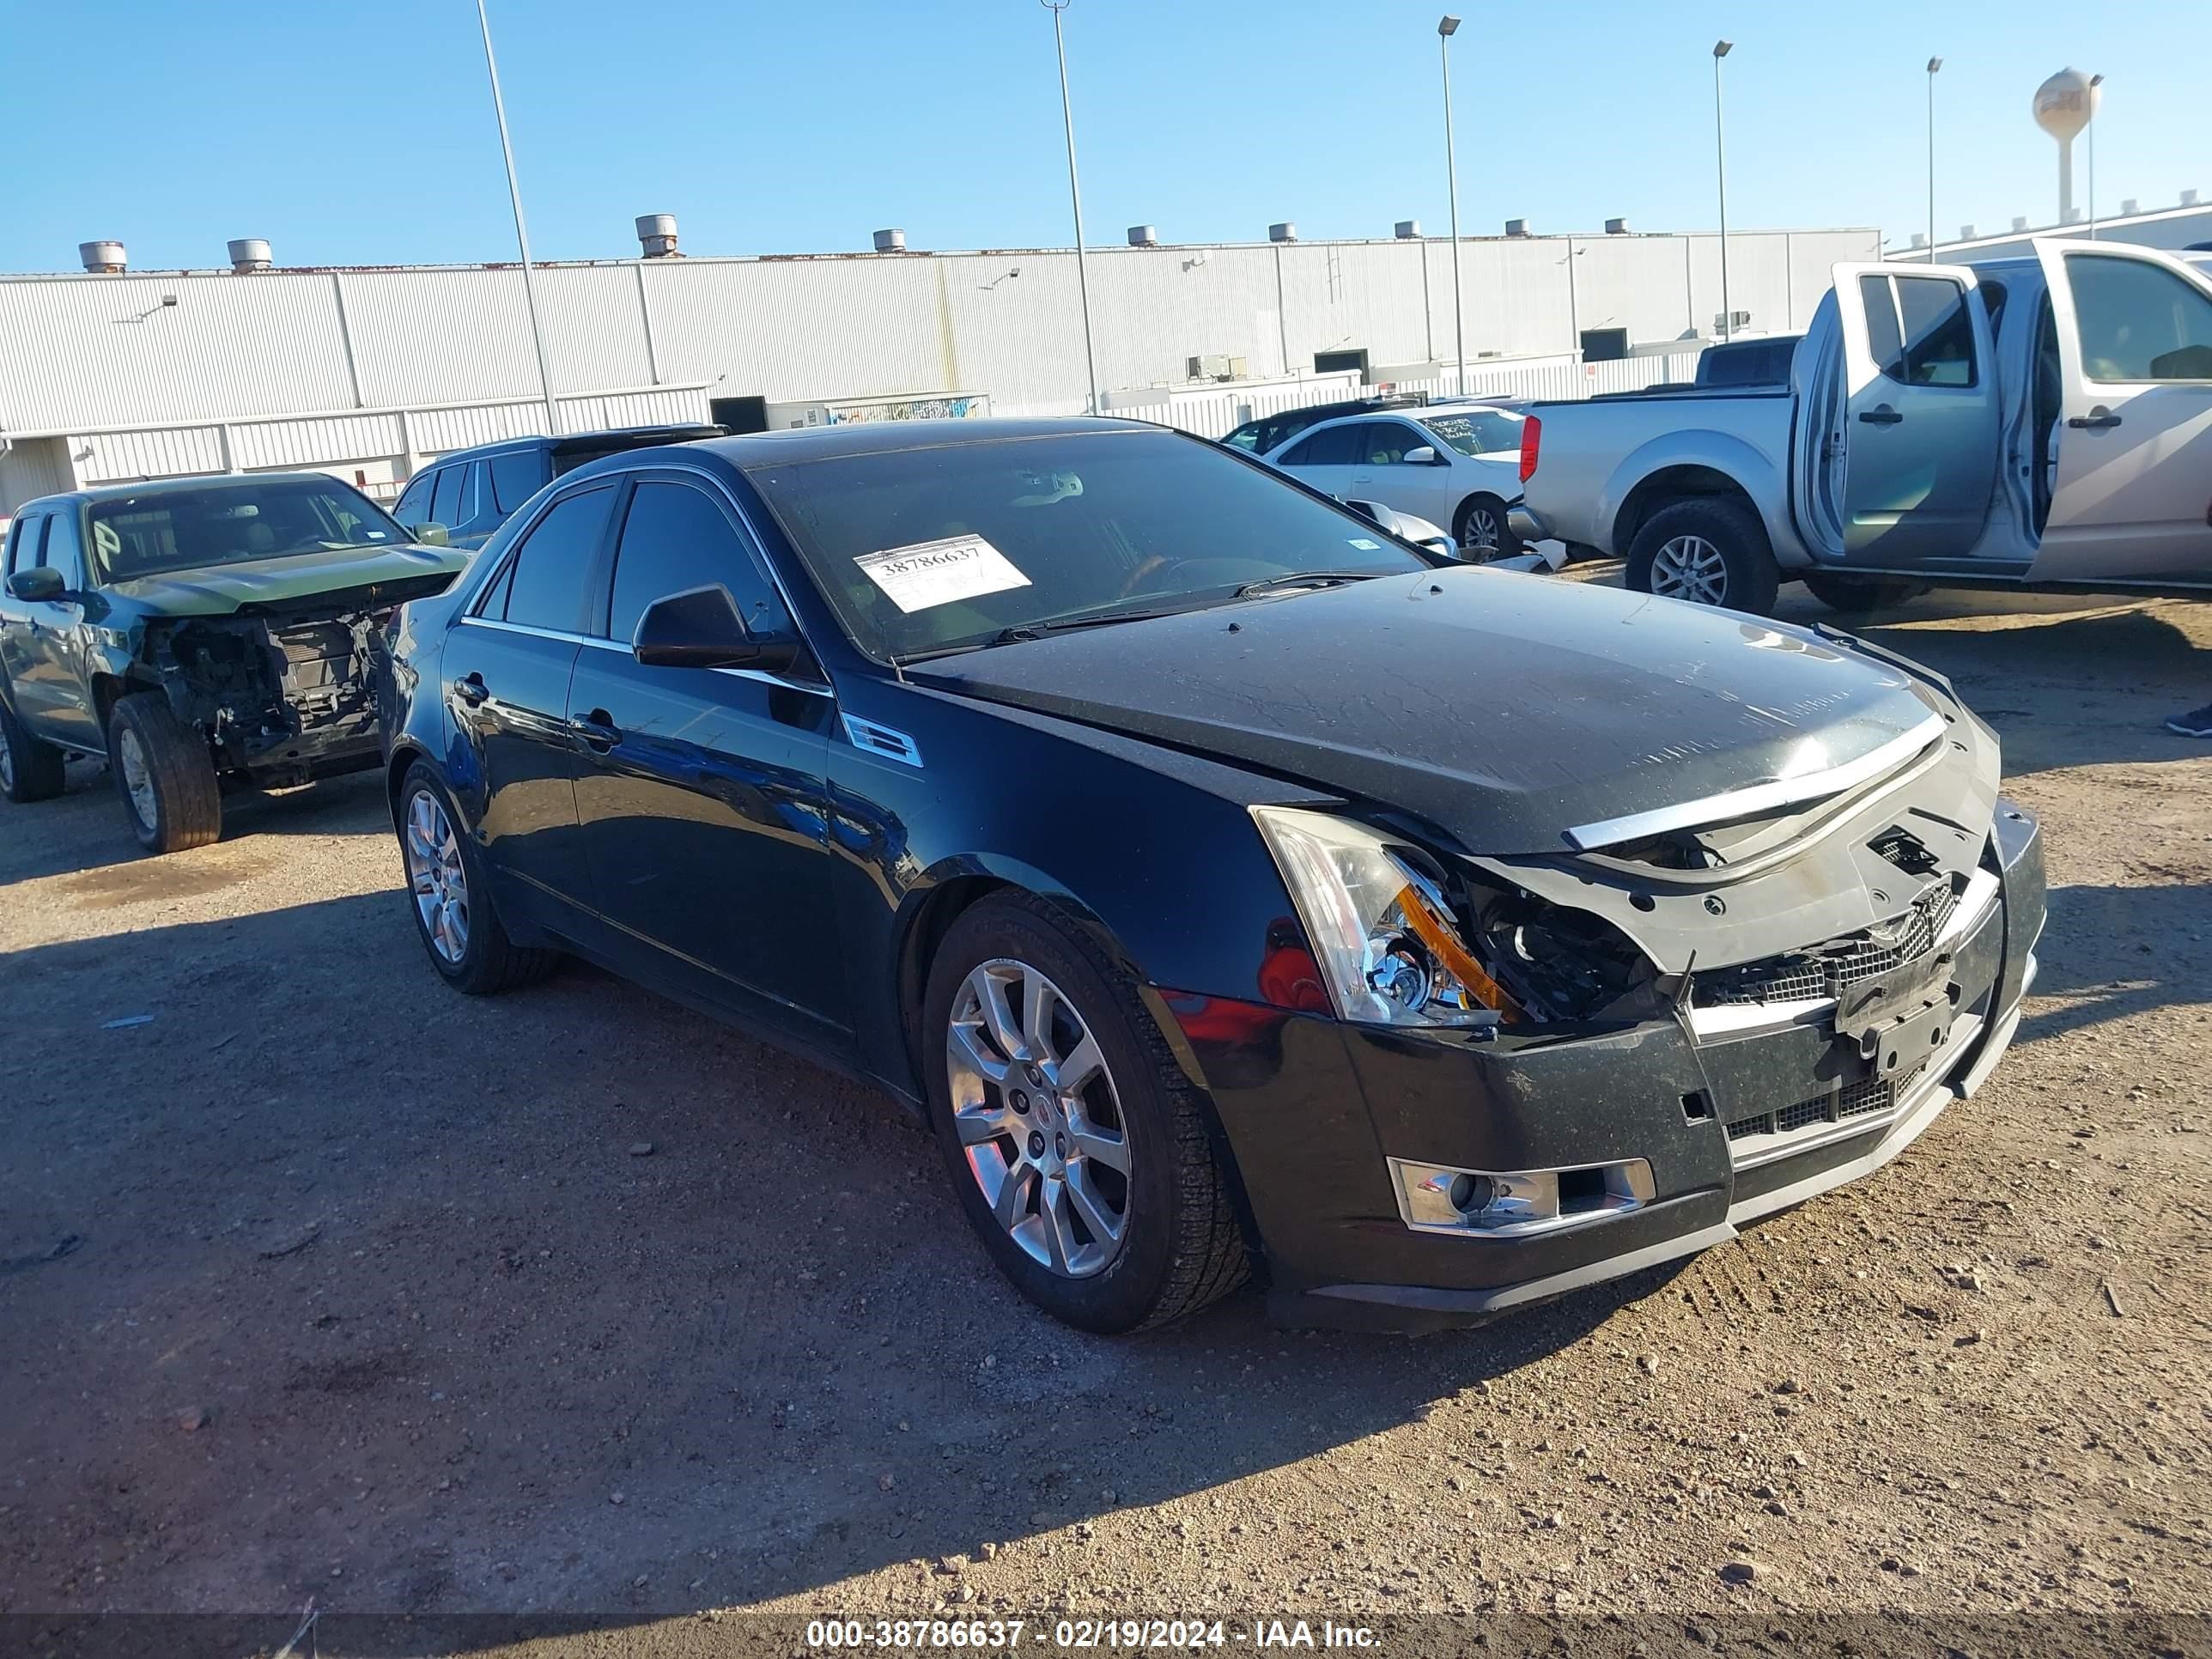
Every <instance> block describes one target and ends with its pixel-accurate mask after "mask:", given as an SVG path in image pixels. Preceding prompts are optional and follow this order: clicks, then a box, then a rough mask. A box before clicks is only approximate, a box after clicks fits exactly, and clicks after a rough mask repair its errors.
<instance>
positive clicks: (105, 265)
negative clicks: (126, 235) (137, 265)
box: [76, 242, 125, 276]
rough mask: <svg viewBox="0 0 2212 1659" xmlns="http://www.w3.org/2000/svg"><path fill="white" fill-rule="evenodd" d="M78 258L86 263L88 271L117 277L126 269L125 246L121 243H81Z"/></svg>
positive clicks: (77, 251) (77, 253)
mask: <svg viewBox="0 0 2212 1659" xmlns="http://www.w3.org/2000/svg"><path fill="white" fill-rule="evenodd" d="M76 257H77V258H80V259H82V261H84V268H85V269H86V270H95V271H100V272H104V273H106V275H108V276H116V275H118V274H120V273H121V271H122V270H123V269H124V264H125V261H124V254H123V244H122V243H120V242H79V243H78V244H77V245H76Z"/></svg>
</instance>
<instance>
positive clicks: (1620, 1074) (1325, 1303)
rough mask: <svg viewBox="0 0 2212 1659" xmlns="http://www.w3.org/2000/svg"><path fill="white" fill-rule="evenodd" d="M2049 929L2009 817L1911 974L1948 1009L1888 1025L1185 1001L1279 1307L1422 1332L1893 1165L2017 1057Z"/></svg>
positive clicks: (1703, 1008) (1316, 1317)
mask: <svg viewBox="0 0 2212 1659" xmlns="http://www.w3.org/2000/svg"><path fill="white" fill-rule="evenodd" d="M2044 914H2045V895H2044V871H2043V854H2042V847H2041V842H2040V839H2039V830H2038V828H2037V826H2036V824H2035V822H2034V820H2033V818H2032V817H2029V816H2028V815H2027V813H2025V812H2024V811H2021V810H2020V809H2019V808H2017V807H2015V806H2013V805H2010V804H2009V803H2008V802H2005V801H2002V800H1999V801H1998V802H1997V803H1996V811H1995V812H1994V814H1993V829H1992V833H1991V835H1990V839H1989V842H1988V844H1987V848H1986V849H1985V851H1984V856H1983V859H1982V861H1981V863H1980V865H1979V866H1978V868H1977V870H1976V872H1975V876H1974V879H1972V881H1970V882H1967V883H1966V885H1965V890H1964V891H1963V893H1961V894H1960V895H1959V896H1958V897H1957V899H1956V902H1955V903H1954V905H1953V906H1952V907H1951V908H1948V910H1947V911H1946V913H1945V915H1943V917H1942V921H1941V923H1940V925H1939V926H1936V927H1934V928H1933V929H1932V930H1931V933H1930V935H1929V939H1928V944H1927V949H1926V950H1925V952H1924V953H1923V954H1922V955H1920V956H1918V957H1916V958H1915V959H1914V963H1913V964H1911V965H1912V966H1913V967H1914V968H1915V969H1916V971H1917V980H1915V981H1914V986H1913V988H1914V989H1915V990H1916V991H1920V990H1926V989H1928V988H1929V986H1931V985H1932V987H1933V988H1934V994H1935V996H1936V1000H1937V1003H1940V1005H1941V1012H1935V1010H1936V1003H1931V1004H1929V1011H1928V1012H1922V1013H1915V1014H1913V1015H1911V1017H1909V1018H1908V1017H1900V1018H1897V1019H1895V1020H1892V1021H1889V1022H1887V1023H1886V1024H1880V1025H1879V1028H1877V1024H1875V1023H1873V1022H1869V1020H1867V1019H1865V1018H1862V1017H1860V1013H1859V1012H1858V1011H1855V1010H1853V1009H1852V1008H1851V1007H1850V1006H1849V1005H1850V997H1849V995H1848V994H1847V995H1846V997H1845V999H1844V1003H1843V1004H1840V1005H1839V1004H1838V1001H1837V1000H1835V999H1833V998H1828V999H1821V998H1817V997H1813V998H1800V999H1796V1000H1787V1001H1768V1002H1765V1003H1753V1004H1746V1003H1743V1002H1741V1001H1739V1002H1729V1001H1726V1000H1720V999H1719V998H1717V997H1716V998H1715V999H1713V1000H1710V1001H1705V1000H1700V999H1699V997H1697V996H1696V995H1694V994H1691V992H1690V991H1689V989H1688V988H1686V991H1685V996H1684V1000H1683V1001H1682V1003H1681V1005H1680V1006H1679V1007H1678V1008H1677V1009H1676V1011H1675V1012H1674V1015H1673V1016H1672V1017H1669V1018H1656V1019H1650V1020H1646V1021H1644V1022H1642V1023H1640V1024H1635V1025H1633V1026H1630V1027H1627V1028H1625V1029H1623V1028H1614V1029H1610V1030H1592V1031H1590V1032H1589V1033H1588V1034H1572V1033H1567V1032H1562V1033H1560V1034H1559V1035H1548V1034H1547V1035H1540V1036H1528V1037H1526V1038H1523V1039H1520V1040H1516V1039H1514V1038H1512V1037H1511V1036H1501V1037H1497V1038H1492V1039H1487V1040H1485V1039H1483V1038H1480V1037H1472V1036H1461V1035H1443V1034H1439V1033H1432V1032H1419V1033H1404V1034H1401V1033H1395V1032H1391V1031H1387V1030H1376V1029H1372V1028H1368V1027H1364V1026H1354V1025H1348V1024H1341V1023H1339V1022H1337V1021H1334V1020H1332V1019H1328V1018H1320V1017H1316V1016H1312V1015H1303V1014H1292V1013H1286V1012H1283V1011H1280V1010H1277V1009H1265V1008H1260V1007H1256V1006H1252V1005H1248V1004H1241V1003H1226V1002H1224V1001H1223V1000H1219V999H1203V998H1179V997H1176V996H1173V995H1170V996H1168V997H1167V998H1166V1006H1167V1007H1168V1010H1169V1012H1170V1013H1171V1014H1172V1015H1173V1017H1174V1018H1175V1019H1176V1022H1177V1024H1179V1026H1180V1028H1181V1032H1182V1036H1183V1038H1184V1039H1185V1040H1186V1042H1188V1055H1189V1057H1190V1063H1191V1064H1193V1065H1194V1067H1195V1068H1196V1070H1197V1071H1198V1073H1199V1074H1200V1080H1201V1081H1202V1082H1203V1083H1204V1085H1205V1086H1206V1089H1207V1090H1208V1091H1209V1093H1210V1095H1211V1096H1212V1099H1213V1101H1214V1103H1215V1105H1216V1108H1217V1109H1218V1112H1219V1115H1220V1119H1221V1123H1222V1127H1223V1129H1224V1131H1225V1133H1226V1135H1227V1138H1228V1139H1229V1142H1230V1144H1231V1148H1232V1150H1233V1152H1234V1153H1235V1161H1236V1165H1237V1171H1238V1175H1239V1177H1240V1179H1241V1182H1242V1185H1243V1191H1244V1195H1245V1199H1246V1201H1247V1204H1248V1206H1249V1215H1250V1218H1251V1220H1252V1222H1253V1224H1254V1225H1255V1228H1256V1231H1257V1232H1258V1234H1259V1237H1260V1240H1261V1245H1262V1247H1263V1249H1264V1252H1265V1255H1266V1258H1267V1266H1268V1270H1269V1274H1270V1278H1271V1282H1272V1286H1273V1293H1272V1302H1271V1306H1272V1310H1273V1312H1274V1313H1275V1314H1276V1316H1278V1317H1279V1318H1281V1319H1283V1320H1285V1322H1294V1323H1318V1324H1331V1325H1352V1326H1357V1327H1361V1328H1384V1329H1421V1328H1431V1327H1435V1326H1441V1325H1450V1324H1456V1323H1465V1322H1478V1321H1480V1320H1482V1319H1484V1318H1486V1317H1488V1316H1492V1315H1495V1314H1498V1313H1500V1312H1503V1311H1504V1310H1508V1309H1510V1308H1514V1307H1516V1306H1520V1305H1523V1304H1528V1303H1533V1302H1538V1301H1541V1300H1545V1299H1547V1298H1549V1297H1555V1296H1559V1295H1561V1294H1564V1293H1565V1292H1567V1291H1573V1290H1577V1289H1579V1288H1581V1287H1583V1286H1585V1285H1593V1284H1596V1283H1599V1282H1601V1281H1603V1280H1606V1279H1615V1278H1619V1277H1620V1276H1621V1275H1623V1274H1626V1273H1634V1272H1637V1271H1638V1270H1640V1269H1642V1268H1645V1267H1652V1266H1654V1265H1656V1264H1658V1263H1662V1262H1665V1261H1673V1260H1675V1259H1677V1258H1680V1257H1682V1256H1685V1255H1690V1254H1692V1253H1693V1252H1695V1251H1699V1250H1702V1249H1706V1248H1708V1247H1710V1246H1711V1245H1714V1244H1717V1243H1723V1242H1725V1241H1726V1240H1728V1239H1730V1238H1733V1237H1735V1235H1736V1232H1737V1230H1738V1229H1739V1228H1741V1227H1742V1226H1744V1225H1747V1224H1748V1223H1750V1222H1752V1221H1754V1220H1756V1219H1758V1218H1760V1217H1762V1216H1765V1215H1768V1214H1771V1213H1772V1212H1775V1211H1778V1210H1781V1209H1784V1208H1787V1207H1789V1206H1791V1205H1794V1204H1797V1203H1800V1202H1802V1201H1803V1200H1806V1199H1808V1198H1811V1197H1813V1196H1814V1195H1816V1194H1820V1193H1823V1192H1826V1191H1827V1190H1828V1189H1830V1188H1834V1187H1837V1186H1840V1185H1842V1184H1844V1182H1849V1181H1852V1180H1855V1179H1857V1177H1859V1176H1863V1175H1865V1174H1867V1173H1869V1171H1871V1170H1875V1169H1877V1168H1879V1167H1880V1166H1881V1164H1885V1163H1887V1161H1888V1160H1889V1159H1891V1158H1894V1157H1896V1156H1897V1155H1898V1153H1899V1152H1902V1151H1903V1150H1904V1149H1905V1147H1906V1146H1910V1145H1911V1143H1912V1141H1913V1140H1914V1139H1916V1138H1917V1137H1918V1136H1919V1135H1920V1134H1921V1133H1923V1131H1924V1130H1925V1129H1926V1128H1927V1127H1928V1126H1929V1124H1930V1123H1931V1122H1933V1121H1934V1120H1935V1119H1936V1115H1938V1114H1939V1113H1941V1112H1942V1110H1943V1109H1944V1108H1945V1107H1946V1106H1948V1104H1950V1103H1952V1102H1953V1101H1955V1100H1960V1099H1963V1098H1965V1097H1967V1096H1968V1095H1971V1094H1972V1092H1973V1091H1975V1090H1976V1089H1977V1088H1978V1087H1979V1086H1980V1085H1981V1084H1982V1082H1983V1081H1984V1079H1987V1077H1988V1076H1989V1075H1990V1072H1991V1070H1992V1069H1993V1068H1994V1067H1995V1066H1996V1062H1997V1060H1998V1059H1999V1057H2000V1056H2002V1054H2003V1053H2004V1051H2005V1048H2006V1047H2007V1046H2008V1044H2009V1043H2010V1042H2011V1041H2012V1038H2013V1036H2014V1033H2015V1030H2017V1028H2018V1025H2019V1022H2020V1004H2021V997H2022V995H2023V994H2024V993H2025V992H2026V990H2027V986H2028V985H2029V983H2030V982H2031V981H2032V980H2033V975H2034V972H2035V957H2034V948H2035V944H2036V941H2037V939H2038V938H2039V936H2040V934H2041V932H2042V929H2043V924H2044ZM1915 943H1916V944H1917V941H1916V942H1915ZM1929 975H1933V978H1932V979H1930V978H1929ZM1690 977H1693V976H1691V975H1686V978H1690ZM1865 983H1868V984H1875V985H1877V986H1878V987H1879V988H1884V989H1887V988H1893V987H1902V986H1903V985H1904V984H1905V977H1904V976H1903V975H1895V976H1893V978H1892V979H1891V980H1888V981H1875V980H1869V981H1865ZM1870 1033H1872V1035H1869V1034H1870ZM1913 1043H1919V1044H1921V1045H1922V1046H1921V1047H1920V1048H1917V1049H1915V1048H1912V1047H1911V1044H1913ZM1457 1176H1465V1177H1467V1179H1466V1181H1465V1182H1463V1183H1461V1184H1459V1185H1457V1186H1455V1185H1454V1182H1455V1179H1456V1177H1457ZM1484 1182H1486V1183H1487V1185H1483V1184H1481V1183H1484ZM1467 1206H1473V1207H1474V1208H1476V1209H1478V1210H1479V1212H1480V1221H1479V1223H1478V1224H1477V1225H1463V1218H1464V1217H1465V1215H1466V1213H1467Z"/></svg>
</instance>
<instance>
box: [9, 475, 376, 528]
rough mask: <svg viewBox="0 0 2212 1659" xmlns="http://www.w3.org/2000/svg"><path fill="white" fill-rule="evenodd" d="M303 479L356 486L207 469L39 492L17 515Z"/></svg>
mask: <svg viewBox="0 0 2212 1659" xmlns="http://www.w3.org/2000/svg"><path fill="white" fill-rule="evenodd" d="M303 479H304V480H313V482H315V483H334V484H344V485H345V488H347V489H355V486H354V485H352V484H349V483H346V481H345V480H344V479H343V478H339V477H333V476H332V475H331V474H330V473H328V472H316V471H297V472H207V473H202V474H200V475H199V476H198V477H190V478H149V479H146V480H144V481H143V482H141V483H112V484H95V485H94V486H93V487H92V488H91V489H70V490H64V491H61V492H59V493H58V494H56V495H40V496H39V497H37V498H36V499H35V500H33V501H25V502H24V503H23V504H22V505H21V507H17V508H16V509H15V515H16V516H17V517H18V518H21V516H22V515H23V514H24V513H28V512H30V511H31V510H32V509H33V508H34V507H53V506H57V505H58V504H59V503H61V502H63V501H76V502H79V503H91V502H98V501H130V500H132V499H134V498H135V499H138V500H143V499H144V498H145V497H147V496H149V495H183V494H185V492H187V491H191V492H195V493H197V492H199V491H204V490H210V489H234V490H237V491H239V492H240V493H241V494H243V493H246V492H248V491H252V490H255V489H260V488H261V487H262V486H263V485H264V484H267V483H272V482H284V483H298V482H300V481H301V480H303ZM356 493H359V492H358V491H356Z"/></svg>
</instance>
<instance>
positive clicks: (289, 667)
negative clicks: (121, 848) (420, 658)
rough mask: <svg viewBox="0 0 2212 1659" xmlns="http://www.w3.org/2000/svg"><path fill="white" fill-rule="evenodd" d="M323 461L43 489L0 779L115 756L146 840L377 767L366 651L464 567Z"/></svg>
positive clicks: (216, 823)
mask: <svg viewBox="0 0 2212 1659" xmlns="http://www.w3.org/2000/svg"><path fill="white" fill-rule="evenodd" d="M468 558H469V556H468V555H467V554H466V553H464V552H461V551H459V550H456V549H453V548H447V547H436V546H423V545H417V544H414V543H412V542H411V541H410V538H409V536H408V533H407V532H405V531H404V530H403V529H401V528H400V527H399V525H398V522H397V521H396V520H393V519H392V517H391V515H390V514H388V513H386V512H385V511H384V509H383V508H381V507H378V506H377V505H376V504H375V503H374V501H370V500H369V499H368V497H367V496H366V495H362V493H361V492H360V491H359V490H357V489H353V488H352V487H351V486H350V485H349V484H345V483H341V482H339V481H338V480H337V479H336V478H331V477H326V476H325V475H323V474H321V473H260V474H255V475H252V476H249V477H222V478H180V479H177V480H174V481H173V482H169V483H137V484H118V485H114V486H112V487H109V488H106V489H88V490H80V491H77V492H76V493H75V494H72V495H46V496H41V497H40V498H39V499H38V500H36V501H28V502H26V503H25V504H24V505H23V506H22V507H21V508H19V509H18V510H17V512H16V513H15V520H14V521H13V523H12V524H10V526H9V530H8V543H7V554H6V580H5V583H4V585H0V791H4V793H6V795H7V797H8V799H9V800H11V801H33V800H43V799H46V798H47V797H48V796H52V795H56V794H59V793H61V790H62V787H63V769H64V762H65V761H66V759H67V758H68V757H69V756H70V755H71V754H80V755H91V756H104V757H106V760H107V762H108V766H109V769H110V771H111V772H112V775H113V776H114V779H115V787H116V790H117V793H118V794H120V795H121V797H122V799H123V806H124V810H125V812H126V813H128V814H129V816H130V818H131V828H132V829H134V830H135V831H137V836H138V840H139V842H140V844H141V845H143V847H144V848H146V849H147V850H148V851H149V852H154V853H170V852H175V851H177V850H178V849H179V848H186V847H197V846H201V845H204V843H206V842H211V841H214V840H216V838H217V837H219V836H221V835H222V797H223V794H224V792H225V791H226V790H228V789H234V788H240V787H246V788H269V787H276V786H280V785H284V784H294V783H305V782H307V781H309V780H311V779H313V778H319V777H327V776H330V775H333V774H336V773H339V772H350V771H356V770H359V769H363V768H367V767H372V766H374V765H375V764H376V763H377V759H378V751H377V730H376V704H375V696H374V687H373V685H372V684H371V676H370V664H371V661H372V655H373V653H374V652H375V651H377V650H378V649H379V648H380V646H379V641H380V633H381V630H382V628H383V626H384V623H385V622H386V620H387V619H388V618H389V617H390V616H391V615H392V611H393V610H394V609H396V608H397V607H398V605H401V604H403V603H404V602H405V601H406V600H409V599H420V598H422V597H424V596H426V595H428V594H432V593H436V592H440V591H441V590H442V589H443V588H445V586H447V584H448V583H450V582H451V581H452V580H453V577H454V576H455V575H456V574H459V571H460V570H461V568H463V566H465V564H466V563H467V562H468Z"/></svg>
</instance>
